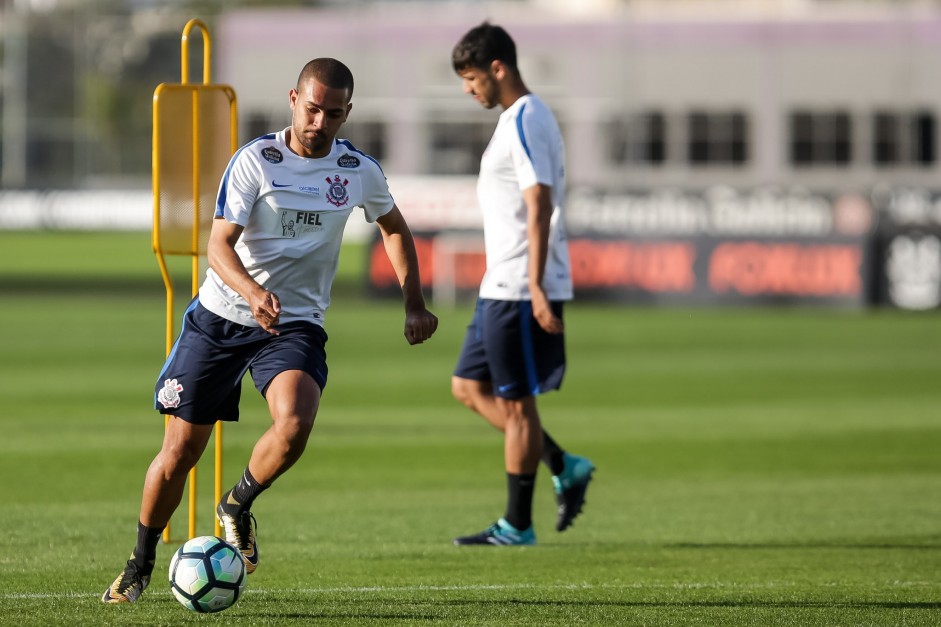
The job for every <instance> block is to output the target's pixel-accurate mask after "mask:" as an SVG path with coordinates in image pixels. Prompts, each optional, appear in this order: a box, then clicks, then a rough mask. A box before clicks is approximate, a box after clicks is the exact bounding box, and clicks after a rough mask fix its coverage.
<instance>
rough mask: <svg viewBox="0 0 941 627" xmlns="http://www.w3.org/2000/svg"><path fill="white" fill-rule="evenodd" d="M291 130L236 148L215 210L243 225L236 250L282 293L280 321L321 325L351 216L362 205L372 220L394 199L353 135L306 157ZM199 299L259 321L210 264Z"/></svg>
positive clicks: (224, 312)
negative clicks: (292, 144) (291, 140)
mask: <svg viewBox="0 0 941 627" xmlns="http://www.w3.org/2000/svg"><path fill="white" fill-rule="evenodd" d="M287 130H288V129H284V130H282V131H281V132H279V133H275V134H270V135H265V136H263V137H259V138H258V139H256V140H254V141H252V142H250V143H248V144H246V145H245V146H243V147H242V148H240V149H239V150H238V152H236V153H235V155H233V156H232V159H231V160H230V161H229V165H228V167H227V168H226V171H225V174H224V175H223V177H222V182H221V183H220V185H219V196H218V199H217V201H216V217H217V218H220V217H221V218H224V219H226V220H228V221H229V222H234V223H235V224H239V225H241V226H242V227H244V230H243V231H242V234H241V236H240V237H239V239H238V241H237V242H236V244H235V252H236V253H237V254H238V256H239V258H240V259H241V260H242V263H243V264H244V265H245V269H246V270H248V273H249V274H250V275H251V276H252V278H253V279H255V281H257V282H258V283H259V284H260V285H262V286H263V287H264V288H265V289H267V290H269V291H271V292H273V293H274V294H275V295H276V296H277V297H278V299H279V300H280V301H281V318H280V321H281V322H282V323H284V322H291V321H296V320H307V321H309V322H314V323H315V324H319V325H321V326H322V325H323V319H324V314H325V312H326V310H327V307H328V306H329V305H330V287H331V286H332V285H333V280H334V278H336V273H337V262H338V259H339V256H340V242H341V240H342V237H343V229H344V227H345V226H346V221H347V218H348V217H349V216H350V213H352V211H353V208H354V207H362V208H363V210H364V212H365V217H366V220H367V221H368V222H375V220H376V219H377V218H380V217H382V216H383V215H385V214H386V213H388V212H389V211H391V209H392V207H393V205H394V201H393V199H392V195H391V194H390V193H389V186H388V183H387V182H386V178H385V175H384V174H383V172H382V169H381V168H380V167H379V164H378V163H377V162H376V161H375V160H373V159H372V157H369V156H368V155H366V154H364V153H362V152H359V151H358V150H356V149H355V148H354V147H353V146H352V145H351V144H350V143H349V142H348V141H345V140H339V139H338V140H336V141H334V144H333V147H332V149H331V151H330V154H329V155H327V156H326V157H322V158H320V159H308V158H305V157H301V156H299V155H297V154H295V153H294V152H292V151H291V149H290V148H288V146H287V142H286V138H285V132H286V131H287ZM199 301H200V303H202V305H203V306H204V307H206V309H208V310H210V311H212V312H213V313H215V314H217V315H219V316H222V317H223V318H226V319H228V320H231V321H233V322H237V323H239V324H242V325H246V326H258V323H257V322H256V321H255V319H254V318H253V317H252V313H251V310H250V309H249V305H248V302H247V301H246V300H245V299H244V298H242V297H241V296H240V295H239V294H238V293H237V292H236V291H235V290H233V289H232V288H230V287H229V286H228V285H226V284H225V283H223V281H222V279H221V278H220V277H219V275H218V274H216V272H215V271H214V270H212V269H211V268H210V269H209V270H208V271H207V272H206V280H205V282H204V283H203V285H202V287H201V288H200V290H199Z"/></svg>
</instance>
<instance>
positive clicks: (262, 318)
mask: <svg viewBox="0 0 941 627" xmlns="http://www.w3.org/2000/svg"><path fill="white" fill-rule="evenodd" d="M248 304H249V306H250V307H251V308H252V316H253V317H254V318H255V321H256V322H257V323H258V324H259V325H261V328H262V329H264V330H265V331H267V332H268V333H270V334H272V335H280V334H279V333H278V330H277V329H276V328H275V327H276V326H277V325H278V322H279V318H280V317H281V301H280V300H278V297H277V295H276V294H275V293H274V292H269V291H268V290H259V291H257V292H254V293H252V296H251V298H250V300H249V302H248Z"/></svg>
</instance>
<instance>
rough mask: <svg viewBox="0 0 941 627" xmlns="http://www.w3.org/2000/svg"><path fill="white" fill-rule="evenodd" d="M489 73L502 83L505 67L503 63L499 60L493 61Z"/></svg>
mask: <svg viewBox="0 0 941 627" xmlns="http://www.w3.org/2000/svg"><path fill="white" fill-rule="evenodd" d="M490 73H491V74H492V75H493V77H494V78H496V79H497V80H498V81H502V80H503V78H504V77H505V76H506V66H505V65H503V61H500V60H499V59H494V60H493V61H491V62H490Z"/></svg>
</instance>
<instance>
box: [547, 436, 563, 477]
mask: <svg viewBox="0 0 941 627" xmlns="http://www.w3.org/2000/svg"><path fill="white" fill-rule="evenodd" d="M564 456H565V451H564V450H562V448H561V447H560V446H559V445H558V444H556V443H555V440H553V439H552V438H551V437H549V434H548V433H546V430H545V429H543V430H542V463H543V464H545V465H546V466H547V467H548V468H549V472H551V473H552V474H554V475H560V474H562V471H563V470H565V457H564Z"/></svg>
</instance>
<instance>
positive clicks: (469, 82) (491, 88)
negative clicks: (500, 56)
mask: <svg viewBox="0 0 941 627" xmlns="http://www.w3.org/2000/svg"><path fill="white" fill-rule="evenodd" d="M457 75H458V76H460V77H461V86H462V87H463V88H464V93H465V94H470V95H471V96H473V97H474V100H476V101H477V102H479V103H480V104H481V105H482V106H483V107H484V108H485V109H493V108H494V107H495V106H497V105H498V104H499V103H500V84H499V83H498V82H497V80H496V76H495V75H494V73H493V71H492V70H481V69H479V68H467V69H465V70H461V71H460V72H458V73H457Z"/></svg>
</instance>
